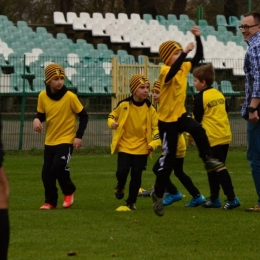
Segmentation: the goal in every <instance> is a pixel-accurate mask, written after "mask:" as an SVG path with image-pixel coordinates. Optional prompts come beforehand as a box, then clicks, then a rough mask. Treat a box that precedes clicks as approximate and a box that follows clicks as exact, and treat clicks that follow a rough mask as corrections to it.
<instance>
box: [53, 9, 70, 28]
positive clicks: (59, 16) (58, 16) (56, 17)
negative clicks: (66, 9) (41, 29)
mask: <svg viewBox="0 0 260 260" xmlns="http://www.w3.org/2000/svg"><path fill="white" fill-rule="evenodd" d="M53 22H54V24H55V25H66V24H68V23H67V21H66V20H65V17H64V14H63V13H62V12H59V11H55V12H54V13H53Z"/></svg>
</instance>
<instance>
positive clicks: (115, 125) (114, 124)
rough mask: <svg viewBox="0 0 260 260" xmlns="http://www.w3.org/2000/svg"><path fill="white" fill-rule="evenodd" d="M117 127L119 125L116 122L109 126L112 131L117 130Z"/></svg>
mask: <svg viewBox="0 0 260 260" xmlns="http://www.w3.org/2000/svg"><path fill="white" fill-rule="evenodd" d="M118 126H119V124H118V123H117V122H113V123H112V124H111V128H112V129H114V130H116V129H117V128H118Z"/></svg>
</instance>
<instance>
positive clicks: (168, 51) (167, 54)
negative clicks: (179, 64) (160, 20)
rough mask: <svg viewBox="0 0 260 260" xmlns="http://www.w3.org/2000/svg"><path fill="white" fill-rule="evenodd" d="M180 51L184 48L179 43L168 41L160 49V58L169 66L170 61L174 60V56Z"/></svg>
mask: <svg viewBox="0 0 260 260" xmlns="http://www.w3.org/2000/svg"><path fill="white" fill-rule="evenodd" d="M178 50H182V46H181V45H180V44H179V43H178V42H175V41H166V42H163V43H162V44H161V45H160V47H159V56H160V58H161V60H162V61H163V62H164V63H165V64H167V63H168V61H169V60H170V59H171V58H172V55H173V54H174V53H175V52H176V51H178Z"/></svg>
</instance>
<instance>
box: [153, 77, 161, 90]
mask: <svg viewBox="0 0 260 260" xmlns="http://www.w3.org/2000/svg"><path fill="white" fill-rule="evenodd" d="M152 91H158V92H159V93H160V92H161V82H160V80H156V81H155V82H154V84H153V88H152Z"/></svg>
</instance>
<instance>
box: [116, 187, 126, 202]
mask: <svg viewBox="0 0 260 260" xmlns="http://www.w3.org/2000/svg"><path fill="white" fill-rule="evenodd" d="M124 195H125V192H124V188H123V189H119V188H118V184H117V185H116V187H115V196H116V198H117V199H118V200H121V199H123V198H124Z"/></svg>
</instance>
